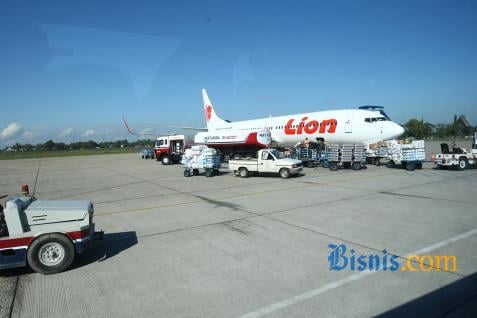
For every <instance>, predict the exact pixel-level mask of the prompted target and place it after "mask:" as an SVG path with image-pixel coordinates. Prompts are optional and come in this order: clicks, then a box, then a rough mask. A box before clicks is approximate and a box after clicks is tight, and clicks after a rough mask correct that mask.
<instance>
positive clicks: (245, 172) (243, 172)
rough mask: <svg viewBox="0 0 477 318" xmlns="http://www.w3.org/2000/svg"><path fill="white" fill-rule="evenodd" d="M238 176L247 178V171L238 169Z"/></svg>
mask: <svg viewBox="0 0 477 318" xmlns="http://www.w3.org/2000/svg"><path fill="white" fill-rule="evenodd" d="M239 175H240V177H242V178H248V170H247V168H240V170H239Z"/></svg>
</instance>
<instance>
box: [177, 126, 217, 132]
mask: <svg viewBox="0 0 477 318" xmlns="http://www.w3.org/2000/svg"><path fill="white" fill-rule="evenodd" d="M169 127H171V128H177V129H188V130H196V131H208V129H207V127H199V128H198V127H183V126H169Z"/></svg>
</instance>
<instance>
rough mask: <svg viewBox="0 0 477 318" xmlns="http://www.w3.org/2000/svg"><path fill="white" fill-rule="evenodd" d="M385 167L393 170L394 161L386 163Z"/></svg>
mask: <svg viewBox="0 0 477 318" xmlns="http://www.w3.org/2000/svg"><path fill="white" fill-rule="evenodd" d="M386 167H388V168H394V167H396V165H395V164H394V161H388V162H387V163H386Z"/></svg>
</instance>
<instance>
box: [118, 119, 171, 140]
mask: <svg viewBox="0 0 477 318" xmlns="http://www.w3.org/2000/svg"><path fill="white" fill-rule="evenodd" d="M122 117H123V122H124V126H126V129H127V130H128V132H129V133H130V134H131V135H136V136H163V135H175V134H176V133H175V132H173V133H170V134H165V133H159V132H148V133H140V132H135V131H133V130H132V129H131V128H130V127H129V125H128V123H127V121H126V118H124V116H122Z"/></svg>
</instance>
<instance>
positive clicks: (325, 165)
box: [321, 160, 330, 168]
mask: <svg viewBox="0 0 477 318" xmlns="http://www.w3.org/2000/svg"><path fill="white" fill-rule="evenodd" d="M321 165H322V166H323V168H329V167H330V163H329V162H328V161H326V160H323V161H322V162H321Z"/></svg>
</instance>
